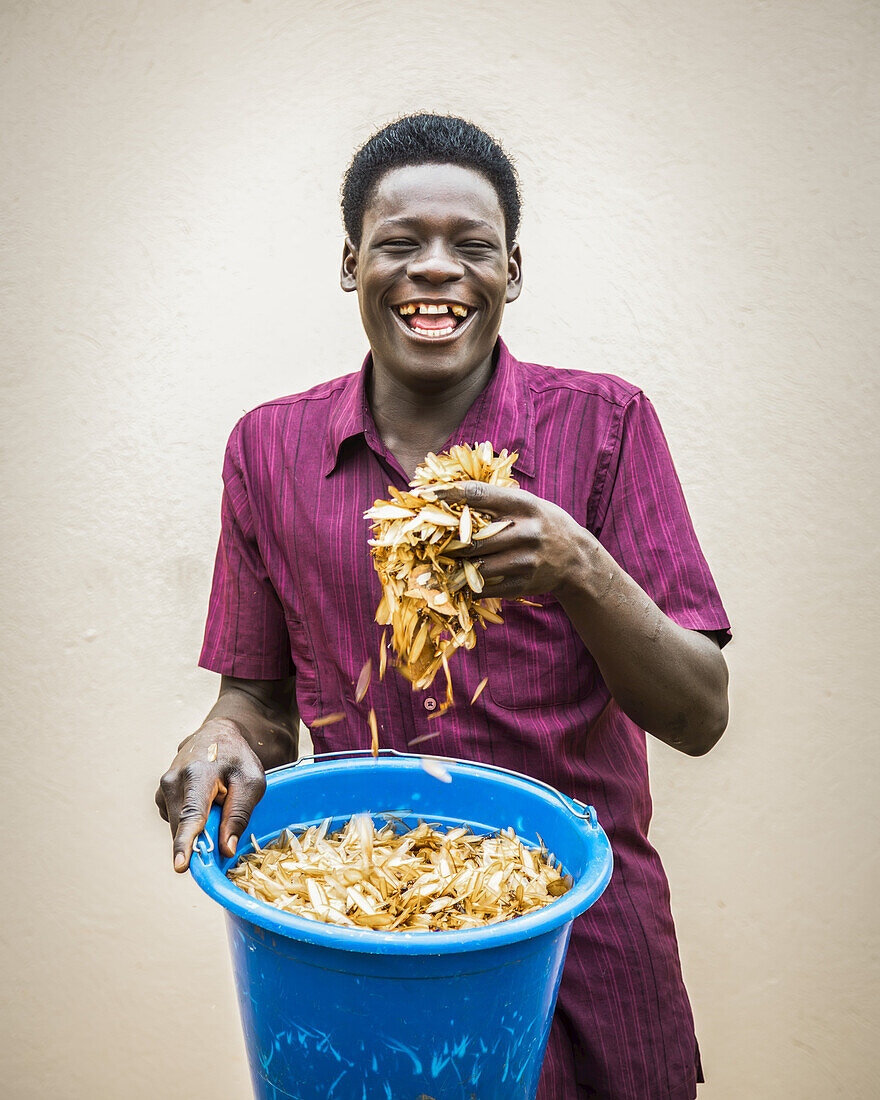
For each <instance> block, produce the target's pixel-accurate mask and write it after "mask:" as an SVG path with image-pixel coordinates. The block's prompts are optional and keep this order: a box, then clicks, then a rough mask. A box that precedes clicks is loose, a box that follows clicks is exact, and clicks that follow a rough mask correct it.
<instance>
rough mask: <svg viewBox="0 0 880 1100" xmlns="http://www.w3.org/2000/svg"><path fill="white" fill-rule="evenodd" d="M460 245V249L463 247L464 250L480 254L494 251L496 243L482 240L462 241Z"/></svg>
mask: <svg viewBox="0 0 880 1100" xmlns="http://www.w3.org/2000/svg"><path fill="white" fill-rule="evenodd" d="M458 247H459V248H460V249H462V250H463V251H464V252H470V253H472V254H473V255H479V254H480V253H488V252H494V251H495V245H494V244H492V243H491V242H490V241H480V240H471V241H462V242H461V244H460V245H459V246H458Z"/></svg>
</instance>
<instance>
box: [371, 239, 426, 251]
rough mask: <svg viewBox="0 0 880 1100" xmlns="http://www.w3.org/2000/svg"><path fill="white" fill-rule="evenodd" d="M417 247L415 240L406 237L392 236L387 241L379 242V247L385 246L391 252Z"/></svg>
mask: <svg viewBox="0 0 880 1100" xmlns="http://www.w3.org/2000/svg"><path fill="white" fill-rule="evenodd" d="M417 247H418V246H417V245H416V242H415V241H411V240H409V239H408V238H406V237H392V238H390V239H389V240H387V241H380V242H379V248H384V249H387V250H389V251H391V252H404V251H406V250H407V249H409V248H417Z"/></svg>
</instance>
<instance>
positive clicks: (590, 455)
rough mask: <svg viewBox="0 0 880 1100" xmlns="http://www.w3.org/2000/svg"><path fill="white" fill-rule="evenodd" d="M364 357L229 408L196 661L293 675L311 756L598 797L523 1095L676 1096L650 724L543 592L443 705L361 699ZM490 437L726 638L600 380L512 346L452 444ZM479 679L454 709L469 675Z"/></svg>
mask: <svg viewBox="0 0 880 1100" xmlns="http://www.w3.org/2000/svg"><path fill="white" fill-rule="evenodd" d="M369 370H370V359H369V356H368V357H367V360H366V361H365V363H364V365H363V367H362V368H361V371H360V372H358V373H356V374H351V375H347V376H345V377H342V378H338V379H335V380H334V381H332V382H327V383H324V384H322V385H319V386H317V387H315V388H314V389H311V390H309V391H308V392H306V393H302V394H297V395H294V396H292V397H286V398H282V399H280V400H278V401H272V402H269V403H267V404H265V405H262V406H260V407H259V408H257V409H255V410H253V411H252V412H250V413H248V414H247V415H246V416H244V417H243V418H242V419H241V420H240V421H239V423H238V424H237V425H236V427H235V429H234V430H233V432H232V435H231V437H230V439H229V444H228V447H227V451H226V458H225V463H224V469H223V483H224V490H223V500H222V530H221V537H220V545H219V547H218V551H217V560H216V565H215V571H214V583H213V589H212V593H211V599H210V605H209V610H208V618H207V625H206V629H205V641H204V646H203V649H202V655H201V660H200V663H201V664H202V665H203V667H205V668H209V669H213V670H214V671H215V672H220V673H225V674H227V675H231V676H238V677H245V678H253V679H276V678H280V677H283V676H287V675H289V674H291V673H292V672H295V674H296V685H297V688H296V691H297V701H298V705H299V708H300V714H301V715H302V718H303V721H304V722H305V723H306V725H309V724H310V723H311V722H312V721H313V720H314V719H315V718H317V717H319V716H320V715H322V714H327V713H329V712H331V711H341V712H343V713H344V714H345V719H344V721H341V722H339V723H337V724H336V725H331V726H327V727H324V728H322V729H318V730H315V732H314V735H313V737H314V742H315V746H316V751H319V752H320V751H332V750H334V749H346V748H352V747H367V746H368V745H369V731H368V727H367V715H368V713H369V710H370V708H371V707H373V708H374V709H375V711H376V715H377V718H378V721H379V737H380V741H381V743H382V744H383V745H386V746H391V747H394V748H397V749H401V750H406V749H407V743H408V742H409V741H411V740H412V739H413V738H415V737H418V736H420V735H423V734H427V733H438V734H439V736H437V737H436V738H434V739H433V740H432V741H430V742H429V745H430V750H431V752H432V753H439V754H446V755H449V756H455V757H463V758H467V759H474V760H481V761H486V762H489V763H494V764H499V765H502V766H504V767H508V768H512V769H514V770H516V771H520V772H525V773H527V774H530V775H533V776H536V777H537V778H539V779H542V780H545V781H546V782H548V783H551V784H552V785H553V786H555V787H557V788H559V789H560V790H561V791H564V792H565V793H566V794H569V795H571V796H573V797H575V798H578V799H581V800H583V801H585V802H589V803H591V804H593V805H594V806H595V807H596V810H597V813H598V815H599V820H600V821H601V822H602V824H603V826H604V827H605V830H606V832H607V833H608V835H609V838H610V839H611V843H612V846H613V848H614V856H615V871H614V875H613V877H612V880H611V884H610V885H609V887H608V889H607V891H606V892H605V894H604V895H603V897H602V898H601V899H600V901H599V902H598V903H597V904H596V905H595V906H594V907H593V908H592V909H590V910H589V911H588V912H587V913H586V914H585V915H584V916H583V917H582V918H581V919H580V920H578V921H577V922H576V925H575V928H574V932H573V935H572V939H571V946H570V948H569V953H568V958H567V961H566V967H565V973H564V977H563V981H562V986H561V989H560V994H559V1003H558V1008H557V1013H556V1017H555V1019H554V1026H553V1030H552V1032H551V1039H550V1044H549V1046H548V1053H547V1058H546V1060H545V1065H544V1073H543V1076H542V1079H541V1088H540V1091H539V1100H583V1098H586V1097H590V1098H603V1100H691V1098H692V1097H694V1096H695V1093H696V1081H697V1080H698V1079H699V1072H700V1071H699V1055H698V1053H697V1046H696V1040H695V1037H694V1027H693V1020H692V1017H691V1011H690V1006H689V1004H688V999H687V994H686V992H685V989H684V985H683V983H682V978H681V968H680V964H679V958H678V947H677V944H676V939H675V930H674V928H673V923H672V916H671V911H670V905H669V889H668V886H667V882H666V877H665V875H664V872H663V868H662V866H661V864H660V860H659V858H658V856H657V854H656V852H655V851H654V849H653V848H652V846H651V845H650V843H649V841H648V835H647V834H648V825H649V822H650V818H651V798H650V793H649V787H648V770H647V759H646V744H645V733H644V732H643V731H642V730H640V729H639V728H638V727H636V726H635V725H634V724H633V723H632V722H631V721H630V720H629V719H628V718H627V717H626V716H625V715H624V714H623V713H622V711H621V710H620V708H619V707H618V706H617V705H616V703H615V702H614V700H613V699H612V698H611V697H610V694H609V692H608V689H607V688H606V686H605V684H604V682H603V680H602V677H601V675H600V673H599V671H598V668H597V667H596V664H595V662H594V661H593V659H592V657H591V655H590V653H589V652H588V651H587V650H586V649H585V647H584V645H583V643H582V641H581V640H580V638H579V637H578V635H577V633H576V632H575V630H574V628H573V627H572V626H571V624H570V622H569V620H568V618H567V616H566V615H565V614H564V612H563V611H562V608H561V607H560V606H559V604H558V603H557V602H556V601H555V600H554V599H553V598H552V596H549V595H545V596H541V597H538V599H537V602H538V603H539V604H540V606H538V607H530V606H526V605H523V604H519V603H506V604H505V605H504V609H503V610H504V624H503V625H501V626H497V627H490V628H489V630H487V631H486V632H485V633H483V632H480V635H479V637H478V640H477V645H476V647H475V648H474V649H473V650H471V651H470V652H467V651H464V650H461V651H459V652H458V653H457V654H456V655H455V657H454V659H453V660H452V662H451V671H452V677H453V684H454V689H455V694H456V698H457V699H458V700H459V701H460V704H461V705H459V706H458V707H457V708H455V709H453V710H451V711H449V712H448V713H447V714H446V715H444V716H443V717H442V718H440V719H438V720H436V721H433V722H429V721H428V719H429V716H430V715H431V714H432V713H434V711H435V709H436V706H437V704H438V703H439V701H440V696H441V695H442V692H443V686H442V685H440V684H439V680H438V685H439V686H438V687H437V689H436V691H435V690H434V689H429V690H428V691H427V692H413V691H412V690H411V688H410V685H409V684H408V683H406V682H405V681H404V680H403V679H402V678H401V677H400V676H398V675H397V674H396V673H394V672H393V671H392V670H390V669H389V672H388V674H386V676H385V679H384V680H383V681H382V682H381V683H380V682H379V680H378V677H377V676H376V675H374V676H373V681H372V684H371V686H370V690H369V691H368V693H367V695H366V696H365V698H364V699H363V700H362V701H361V702H360V703H358V702H356V701H355V698H354V685H355V682H356V680H357V676H358V673H359V671H360V669H361V667H362V665H363V663H364V661H365V660H366V659H367V658H368V657H372V658H374V662H375V658H376V656H377V652H378V646H379V641H380V636H381V629H380V628H379V627H378V626H377V625H376V622H375V619H374V614H375V610H376V606H377V604H378V602H379V597H380V595H381V591H380V586H379V582H378V579H377V577H376V574H375V572H374V570H373V567H372V562H371V559H370V553H369V547H368V545H367V537H368V525H367V523H366V521H365V520H364V519H363V518H362V517H363V512H364V511H365V509H367V508H368V507H370V505H371V504H372V502H373V500H374V499H375V498H377V497H385V496H387V490H388V486H389V485H392V484H393V485H396V486H397V487H398V488H401V489H402V488H404V487H405V486H406V477H405V475H404V473H403V471H402V470H401V469H400V467H399V466H398V464H397V463H396V461H395V459H394V458H393V456H392V455H391V454H390V453H389V452H388V451H387V449H386V448H385V447H384V444H383V443H382V441H381V439H380V438H379V435H378V432H377V430H376V427H375V424H374V423H373V420H372V416H371V415H370V410H369V407H368V403H367V400H366V389H365V379H366V377H367V373H368V371H369ZM484 439H489V440H491V442H492V443H493V445H494V446H495V448H496V449H500V448H502V447H507V448H508V449H509V450H516V451H518V452H519V460H518V462H517V464H516V467H515V474H516V477H517V478H518V480H519V482H520V484H521V486H522V487H523V488H524V489H526V490H528V491H529V492H532V493H536V494H537V495H539V496H542V497H545V498H546V499H548V500H552V501H554V502H555V503H556V504H558V505H560V506H561V507H562V508H564V509H565V510H566V511H567V512H569V514H570V515H572V516H574V518H575V519H576V520H577V521H578V522H579V523H581V524H583V525H584V526H586V527H588V528H589V529H590V530H591V531H593V532H594V533H595V534H596V536H597V537H598V538H599V539H600V541H601V542H602V543H603V545H604V546H605V547H606V548H607V549H608V551H609V552H610V553H611V554H612V556H613V557H614V558H615V559H616V561H617V562H618V563H619V564H620V565H621V566H622V567H623V568H624V569H625V570H626V571H627V572H628V573H629V574H630V575H631V576H632V577H634V579H635V580H636V581H637V582H638V583H639V584H640V585H641V586H642V587H643V588H644V589H645V590H646V591H647V592H648V594H649V595H650V596H651V597H652V598H653V599H654V600H655V601H656V603H657V604H658V605H659V606H660V608H661V609H662V610H663V611H665V612H666V614H667V615H669V616H670V618H672V619H673V620H674V621H675V622H677V623H679V624H680V625H682V626H684V627H688V628H691V629H701V630H715V631H718V632H719V638H720V640H721V641H722V643H723V642H724V641H726V639H727V638H728V637H729V624H728V621H727V617H726V615H725V612H724V608H723V607H722V604H721V600H720V598H719V596H718V592H717V590H716V588H715V585H714V582H713V580H712V576H711V574H710V572H709V569H708V566H707V565H706V562H705V560H704V558H703V555H702V553H701V551H700V547H699V545H698V543H697V539H696V536H695V534H694V531H693V527H692V524H691V520H690V517H689V515H688V511H687V506H686V504H685V501H684V496H683V494H682V491H681V486H680V484H679V481H678V478H677V476H676V473H675V469H674V467H673V464H672V459H671V457H670V455H669V449H668V447H667V445H666V440H665V439H664V437H663V432H662V430H661V428H660V424H659V422H658V420H657V416H656V413H655V412H654V409H653V407H652V406H651V404H650V402H649V401H648V400H647V398H646V397H645V396H644V394H643V393H642V392H641V391H640V390H638V389H637V388H636V387H634V386H631V385H629V384H628V383H626V382H624V381H622V380H621V379H619V378H615V377H613V376H610V375H602V374H593V373H587V372H583V371H571V370H558V369H554V368H550V367H544V366H538V365H536V364H530V363H520V362H518V361H517V360H515V359H514V358H513V357H512V356H511V355H510V353H509V352H508V350H507V348H506V347H505V345H504V344H503V342H501V341H499V350H498V363H497V367H496V370H495V373H494V375H493V377H492V380H491V381H490V383H489V385H488V386H487V387H486V389H485V390H484V391H483V393H482V394H481V395H480V396H479V397H478V398H477V400H476V401H475V402H474V404H473V406H472V407H471V409H470V410H469V412H468V413H467V415H466V416H465V419H464V420H463V422H462V424H461V425H460V426H459V428H458V430H457V431H456V433H454V435H453V436H452V437H451V438H450V440H449V441H448V442H449V445H451V444H453V443H458V442H465V443H474V442H481V441H482V440H484ZM484 676H488V678H489V683H488V687H487V688H486V690H485V691H484V692H483V693H482V695H481V696H480V698H479V700H478V701H477V703H476V704H475V705H474V706H473V707H470V706H467V705H466V704H465V700H467V699H469V698H470V697H471V695H472V693H473V691H474V689H475V688H476V686H477V684H478V683H479V682H480V680H481V679H482V678H483V677H484Z"/></svg>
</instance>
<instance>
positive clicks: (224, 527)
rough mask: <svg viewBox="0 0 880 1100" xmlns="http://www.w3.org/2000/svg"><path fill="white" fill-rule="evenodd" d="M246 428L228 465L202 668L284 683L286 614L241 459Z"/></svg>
mask: <svg viewBox="0 0 880 1100" xmlns="http://www.w3.org/2000/svg"><path fill="white" fill-rule="evenodd" d="M240 428H241V422H239V424H238V425H236V427H235V429H233V432H232V435H231V436H230V437H229V443H228V444H227V447H226V458H225V460H224V463H223V500H222V504H221V509H220V543H219V545H218V547H217V557H216V559H215V562H214V580H213V584H212V587H211V598H210V602H209V605H208V618H207V622H206V625H205V640H204V644H203V646H202V652H201V656H200V658H199V664H200V665H201V666H202V668H207V669H210V670H211V671H212V672H220V673H222V674H223V675H225V676H238V677H241V678H242V679H247V680H280V679H284V678H285V677H287V676H290V675H291V672H292V671H293V666H292V663H291V659H290V641H289V636H288V633H287V624H286V621H285V617H284V609H283V607H282V604H281V601H280V600H279V598H278V594H277V592H276V591H275V588H274V586H273V584H272V581H271V578H270V577H269V573H268V571H267V569H266V565H265V562H264V560H263V556H262V555H261V553H260V545H259V539H258V532H257V529H256V525H255V523H254V517H253V511H252V509H251V504H250V501H249V499H248V491H247V487H246V479H245V476H244V474H243V472H242V470H243V464H242V461H241V456H240V453H239V431H240Z"/></svg>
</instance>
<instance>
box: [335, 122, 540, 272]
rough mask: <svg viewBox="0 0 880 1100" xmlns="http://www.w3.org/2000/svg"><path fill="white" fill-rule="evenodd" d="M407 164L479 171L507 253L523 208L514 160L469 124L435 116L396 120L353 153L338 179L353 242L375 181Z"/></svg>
mask: <svg viewBox="0 0 880 1100" xmlns="http://www.w3.org/2000/svg"><path fill="white" fill-rule="evenodd" d="M410 164H458V165H460V166H461V167H463V168H471V169H473V170H474V171H475V172H480V173H481V174H482V175H484V176H485V177H486V179H487V180H488V181H489V182H490V183H491V184H492V186H493V187H494V188H495V191H496V193H497V195H498V202H499V203H500V204H501V210H502V213H503V214H504V228H505V238H506V242H507V248H508V251H509V250H510V249H511V248H512V247H513V242H514V241H515V240H516V234H517V231H518V230H519V219H520V210H521V207H522V199H521V197H520V190H519V180H518V179H517V174H516V168H515V167H514V164H513V161H512V160H511V158H510V157H509V156H508V154H507V153H505V151H504V150H503V149H502V148H501V146H500V145H499V144H498V142H497V141H495V139H494V138H493V137H491V136H490V135H489V134H487V133H486V131H485V130H481V129H480V128H479V126H475V125H474V123H473V122H468V120H467V119H464V118H458V117H457V116H456V115H435V114H416V115H404V116H403V117H402V118H398V119H395V121H394V122H390V123H389V124H388V125H387V126H383V127H382V129H381V130H377V131H376V133H375V134H373V136H372V137H371V138H369V139H368V140H367V141H366V142H365V143H364V144H363V145H362V146H361V148H360V149H358V151H357V152H356V153H355V155H354V158H353V159H352V162H351V164H350V165H349V167H348V171H347V172H346V173H345V178H344V180H343V182H342V220H343V222H344V223H345V231H346V233H347V234H348V235H349V237H351V239H352V241H353V242H354V243H355V245H360V243H361V233H362V231H363V225H364V213H365V211H366V208H367V205H368V204H369V201H370V198H371V195H372V191H373V189H374V188H375V186H376V184H377V183H378V182H379V180H380V179H381V178H382V176H384V175H385V173H386V172H389V171H391V169H392V168H403V167H405V166H407V165H410Z"/></svg>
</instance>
